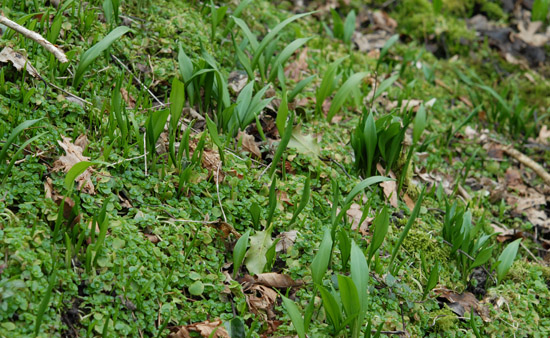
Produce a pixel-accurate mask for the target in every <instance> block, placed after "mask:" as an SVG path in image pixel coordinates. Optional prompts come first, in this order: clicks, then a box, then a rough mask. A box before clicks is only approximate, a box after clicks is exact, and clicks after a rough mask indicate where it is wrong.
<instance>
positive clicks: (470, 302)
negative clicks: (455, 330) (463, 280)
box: [434, 288, 490, 322]
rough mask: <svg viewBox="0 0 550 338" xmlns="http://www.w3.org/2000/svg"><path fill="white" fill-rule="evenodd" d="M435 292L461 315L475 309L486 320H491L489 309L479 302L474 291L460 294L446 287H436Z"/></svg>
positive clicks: (439, 298)
mask: <svg viewBox="0 0 550 338" xmlns="http://www.w3.org/2000/svg"><path fill="white" fill-rule="evenodd" d="M434 292H435V293H436V294H437V295H438V300H439V301H443V302H444V303H446V304H447V306H448V307H449V308H450V309H451V310H452V311H453V312H454V313H455V314H456V315H458V316H459V317H464V314H465V313H470V312H471V310H472V309H474V311H475V312H476V313H477V314H478V315H479V316H480V317H481V319H483V321H484V322H489V321H490V319H489V317H488V315H489V310H488V309H487V308H486V307H484V306H483V305H482V304H480V303H479V301H478V300H477V298H476V296H474V294H473V293H471V292H464V293H462V294H458V293H455V292H454V291H451V290H449V289H446V288H439V289H435V290H434Z"/></svg>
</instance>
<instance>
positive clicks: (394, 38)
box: [376, 34, 399, 68]
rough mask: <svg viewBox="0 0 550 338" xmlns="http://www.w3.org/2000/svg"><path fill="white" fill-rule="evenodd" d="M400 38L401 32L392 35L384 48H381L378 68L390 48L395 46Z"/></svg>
mask: <svg viewBox="0 0 550 338" xmlns="http://www.w3.org/2000/svg"><path fill="white" fill-rule="evenodd" d="M398 40H399V34H395V35H392V37H391V38H389V39H388V41H386V43H385V44H384V46H383V47H382V49H381V50H380V56H379V57H378V62H377V64H376V68H378V66H379V65H380V61H381V60H382V59H383V58H384V56H386V54H387V53H388V50H389V49H390V48H391V46H393V45H394V44H395V43H396V42H397V41H398Z"/></svg>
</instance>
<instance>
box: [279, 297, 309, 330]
mask: <svg viewBox="0 0 550 338" xmlns="http://www.w3.org/2000/svg"><path fill="white" fill-rule="evenodd" d="M281 298H282V299H283V305H284V306H285V309H286V311H287V312H288V315H289V317H290V320H292V324H293V325H294V329H295V330H296V333H298V337H300V338H306V329H305V325H304V319H303V318H302V314H301V312H300V310H299V309H298V306H296V304H295V303H294V302H293V301H292V300H290V299H288V298H286V297H285V296H282V295H281Z"/></svg>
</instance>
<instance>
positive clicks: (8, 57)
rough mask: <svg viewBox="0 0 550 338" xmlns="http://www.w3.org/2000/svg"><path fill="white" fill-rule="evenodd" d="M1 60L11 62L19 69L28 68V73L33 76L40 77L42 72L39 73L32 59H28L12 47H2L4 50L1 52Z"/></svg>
mask: <svg viewBox="0 0 550 338" xmlns="http://www.w3.org/2000/svg"><path fill="white" fill-rule="evenodd" d="M0 62H3V63H7V62H11V64H12V65H13V66H14V67H15V69H17V70H19V71H20V70H22V69H26V70H27V73H29V74H30V75H31V76H32V77H34V78H40V74H38V71H37V70H36V68H34V67H33V66H32V65H31V63H30V61H29V60H27V57H26V56H25V55H23V54H21V53H19V52H16V51H14V50H13V49H11V48H10V47H4V49H2V51H1V52H0Z"/></svg>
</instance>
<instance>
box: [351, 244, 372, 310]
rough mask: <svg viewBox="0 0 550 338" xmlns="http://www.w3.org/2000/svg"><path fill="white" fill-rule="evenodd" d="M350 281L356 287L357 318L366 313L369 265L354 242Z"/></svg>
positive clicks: (352, 245)
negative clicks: (358, 310) (359, 305)
mask: <svg viewBox="0 0 550 338" xmlns="http://www.w3.org/2000/svg"><path fill="white" fill-rule="evenodd" d="M350 270H351V279H352V280H353V282H354V283H355V286H356V287H357V294H358V295H359V303H360V304H361V307H360V312H361V313H360V314H359V318H360V319H362V318H361V317H362V316H363V315H364V314H365V313H366V311H367V305H368V301H369V296H368V293H367V288H368V287H369V265H368V264H367V259H366V258H365V254H364V253H363V251H362V250H361V249H360V248H359V246H357V244H356V243H355V241H353V240H352V241H351V264H350Z"/></svg>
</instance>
